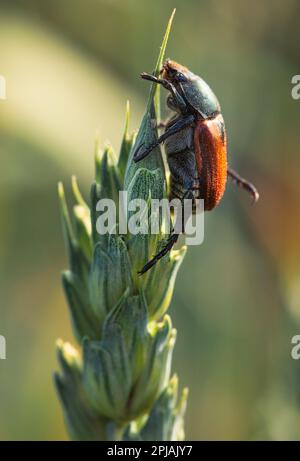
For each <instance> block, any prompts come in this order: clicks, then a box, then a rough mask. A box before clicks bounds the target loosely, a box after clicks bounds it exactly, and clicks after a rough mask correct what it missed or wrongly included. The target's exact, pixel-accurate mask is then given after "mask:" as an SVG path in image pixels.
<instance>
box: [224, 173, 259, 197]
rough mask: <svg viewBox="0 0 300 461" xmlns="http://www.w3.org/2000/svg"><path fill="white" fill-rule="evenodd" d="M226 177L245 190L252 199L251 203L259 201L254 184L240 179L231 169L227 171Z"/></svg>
mask: <svg viewBox="0 0 300 461" xmlns="http://www.w3.org/2000/svg"><path fill="white" fill-rule="evenodd" d="M227 175H228V176H229V177H230V178H231V179H233V181H235V183H236V184H237V185H238V186H240V187H242V188H243V189H245V190H246V191H247V192H248V193H249V194H250V195H251V196H252V198H253V202H254V203H255V202H257V200H258V199H259V193H258V190H257V189H256V187H255V186H254V184H252V183H251V182H250V181H247V179H245V178H242V176H240V175H239V174H238V173H237V172H236V171H235V170H233V169H232V168H228V169H227Z"/></svg>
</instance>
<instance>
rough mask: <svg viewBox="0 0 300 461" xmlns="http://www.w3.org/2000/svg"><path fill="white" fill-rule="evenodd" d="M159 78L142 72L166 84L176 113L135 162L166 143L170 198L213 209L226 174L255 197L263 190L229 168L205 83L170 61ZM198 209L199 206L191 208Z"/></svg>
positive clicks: (223, 138)
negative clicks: (201, 204) (187, 199)
mask: <svg viewBox="0 0 300 461" xmlns="http://www.w3.org/2000/svg"><path fill="white" fill-rule="evenodd" d="M159 75H160V78H158V77H156V76H154V75H151V74H147V73H142V74H141V77H142V78H143V79H144V80H149V81H151V82H154V83H157V84H160V85H162V86H163V87H164V88H165V89H166V90H167V91H169V95H168V97H167V105H168V106H169V108H170V109H171V110H172V111H173V116H172V117H171V119H170V120H169V121H168V122H167V123H166V125H165V131H164V133H163V134H162V135H161V136H160V137H159V138H158V139H157V141H156V142H155V143H153V144H151V145H149V146H144V145H142V146H140V147H139V148H138V149H137V150H136V152H135V153H134V156H133V158H134V160H135V161H136V162H138V161H140V160H142V159H143V158H145V157H146V156H147V155H149V154H150V153H151V152H152V150H153V149H154V148H155V147H156V146H158V145H159V144H161V143H162V142H164V143H165V152H166V156H167V161H168V166H169V169H170V193H169V196H170V199H172V198H174V197H177V198H179V199H181V203H182V206H183V204H184V199H185V198H191V199H192V200H193V201H195V199H196V198H200V199H203V200H204V210H205V211H209V210H212V209H213V208H215V207H216V206H217V205H218V203H219V202H220V201H221V199H222V197H223V195H224V192H225V187H226V180H227V176H230V177H231V178H232V179H233V180H234V181H235V182H236V183H237V184H238V185H239V186H241V187H243V188H244V189H245V190H246V191H247V192H249V193H250V194H251V196H252V197H253V200H254V201H257V200H258V197H259V194H258V192H257V190H256V188H255V187H254V185H253V184H251V183H250V182H249V181H247V180H246V179H244V178H242V177H241V176H240V175H239V174H238V173H236V172H235V171H234V170H232V169H231V168H228V167H227V141H226V130H225V124H224V119H223V116H222V114H221V108H220V104H219V101H218V99H217V97H216V96H215V94H214V93H213V91H212V90H211V88H210V87H209V86H208V85H207V83H206V82H205V81H204V80H203V79H202V78H201V77H199V76H198V75H195V74H193V73H192V72H191V71H190V70H189V69H188V68H187V67H184V66H182V65H181V64H178V63H177V62H175V61H172V60H170V59H167V60H166V61H165V63H164V64H163V67H162V69H161V71H160V73H159ZM193 212H195V209H193ZM177 239H178V234H174V233H173V234H171V236H170V239H169V241H168V242H167V244H166V246H165V247H164V248H163V249H162V250H161V251H160V252H159V253H158V254H157V255H156V256H155V257H154V258H153V259H152V260H150V261H149V262H148V263H147V264H146V265H145V266H144V267H143V268H142V270H141V271H140V274H143V273H145V272H147V271H148V270H149V269H150V268H151V267H152V266H153V265H154V264H156V262H157V261H159V259H161V258H162V257H163V256H164V255H165V254H167V253H168V251H170V250H171V249H172V247H173V245H174V244H175V243H176V241H177Z"/></svg>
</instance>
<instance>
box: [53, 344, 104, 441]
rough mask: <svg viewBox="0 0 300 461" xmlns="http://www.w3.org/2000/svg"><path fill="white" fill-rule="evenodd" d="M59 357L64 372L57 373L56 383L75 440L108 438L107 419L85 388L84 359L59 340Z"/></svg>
mask: <svg viewBox="0 0 300 461" xmlns="http://www.w3.org/2000/svg"><path fill="white" fill-rule="evenodd" d="M57 358H58V361H59V363H60V365H61V368H62V373H61V374H60V373H55V375H54V379H55V385H56V389H57V393H58V395H59V397H60V401H61V404H62V408H63V411H64V417H65V421H66V425H67V428H68V431H69V434H70V436H71V438H72V439H73V440H86V441H88V440H104V439H105V438H106V426H107V420H106V419H105V418H103V417H101V416H99V415H98V414H97V413H95V412H94V411H93V410H92V408H91V406H90V404H89V403H88V399H87V396H86V394H85V391H84V389H83V386H82V383H81V380H82V371H81V360H80V357H79V354H78V352H77V351H76V349H74V348H73V347H72V346H71V345H70V344H69V343H64V342H63V341H61V340H59V341H57Z"/></svg>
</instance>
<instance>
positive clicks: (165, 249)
mask: <svg viewBox="0 0 300 461" xmlns="http://www.w3.org/2000/svg"><path fill="white" fill-rule="evenodd" d="M178 237H179V234H172V235H171V236H170V238H169V239H168V241H167V243H166V245H165V246H164V247H163V249H162V250H161V251H160V252H159V253H157V254H156V255H155V256H154V258H152V259H151V260H150V261H148V262H147V263H146V264H145V265H144V267H143V268H142V269H141V270H140V271H139V272H138V274H139V275H143V274H145V272H147V271H148V270H149V269H151V267H153V266H154V265H155V264H156V263H157V262H158V261H159V260H160V259H161V258H163V257H164V256H165V255H166V254H167V253H169V251H171V250H172V248H173V246H174V245H175V243H176V242H177V240H178Z"/></svg>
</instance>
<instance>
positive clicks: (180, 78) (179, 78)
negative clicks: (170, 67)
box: [175, 72, 187, 82]
mask: <svg viewBox="0 0 300 461" xmlns="http://www.w3.org/2000/svg"><path fill="white" fill-rule="evenodd" d="M175 80H176V81H177V82H186V81H187V78H186V76H185V75H184V74H183V73H182V72H176V75H175Z"/></svg>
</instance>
